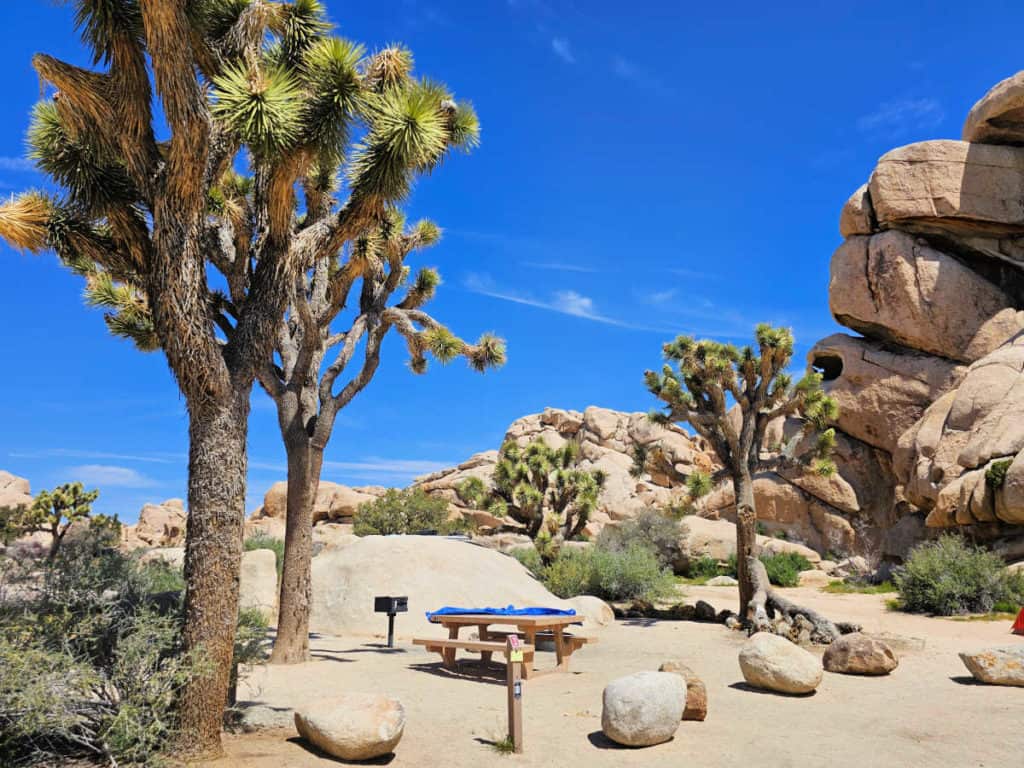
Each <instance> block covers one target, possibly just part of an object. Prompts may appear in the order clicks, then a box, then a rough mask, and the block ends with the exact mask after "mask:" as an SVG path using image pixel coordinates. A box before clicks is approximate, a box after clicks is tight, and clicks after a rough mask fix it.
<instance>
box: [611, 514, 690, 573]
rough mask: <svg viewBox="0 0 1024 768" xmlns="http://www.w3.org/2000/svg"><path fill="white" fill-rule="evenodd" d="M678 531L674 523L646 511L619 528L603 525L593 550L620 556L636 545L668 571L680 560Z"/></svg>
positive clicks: (680, 538) (679, 529)
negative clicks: (652, 555) (619, 553)
mask: <svg viewBox="0 0 1024 768" xmlns="http://www.w3.org/2000/svg"><path fill="white" fill-rule="evenodd" d="M682 538H683V536H682V530H681V528H680V524H679V521H678V520H674V519H672V518H671V517H668V516H666V515H665V514H663V513H661V512H659V511H657V510H654V509H646V510H644V511H643V512H641V513H640V514H639V515H637V516H636V517H634V518H631V519H630V520H626V521H625V522H623V523H620V524H619V525H606V526H605V527H604V528H602V529H601V533H599V534H598V536H597V546H598V547H599V548H601V549H603V550H606V551H614V552H624V551H626V550H627V549H629V548H630V547H632V546H634V545H637V546H641V547H645V548H647V549H649V550H650V551H651V552H653V553H654V555H655V557H657V558H658V562H659V563H661V566H662V567H663V568H671V567H673V565H674V564H675V563H677V562H679V561H680V560H681V559H682V555H683V547H682Z"/></svg>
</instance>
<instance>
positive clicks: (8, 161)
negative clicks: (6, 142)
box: [0, 155, 36, 171]
mask: <svg viewBox="0 0 1024 768" xmlns="http://www.w3.org/2000/svg"><path fill="white" fill-rule="evenodd" d="M34 170H36V166H35V163H33V162H32V161H31V160H29V159H28V158H27V157H11V156H9V155H0V171H34Z"/></svg>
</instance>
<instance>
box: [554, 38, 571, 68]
mask: <svg viewBox="0 0 1024 768" xmlns="http://www.w3.org/2000/svg"><path fill="white" fill-rule="evenodd" d="M551 50H553V51H554V52H555V55H556V56H558V58H560V59H561V60H562V61H564V62H565V63H566V64H575V63H576V57H575V56H573V53H572V48H570V47H569V41H568V40H566V39H565V38H564V37H554V38H552V39H551Z"/></svg>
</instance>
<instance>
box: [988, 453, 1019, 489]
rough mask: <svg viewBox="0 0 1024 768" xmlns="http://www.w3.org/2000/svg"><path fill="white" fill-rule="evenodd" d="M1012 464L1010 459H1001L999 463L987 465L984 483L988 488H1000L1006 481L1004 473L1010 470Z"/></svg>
mask: <svg viewBox="0 0 1024 768" xmlns="http://www.w3.org/2000/svg"><path fill="white" fill-rule="evenodd" d="M1012 463H1013V460H1012V459H1002V460H1001V461H993V462H992V464H990V465H989V468H988V469H986V470H985V482H986V483H988V485H989V487H991V488H1001V487H1002V485H1003V483H1004V482H1005V481H1006V473H1007V472H1008V471H1009V470H1010V465H1011V464H1012Z"/></svg>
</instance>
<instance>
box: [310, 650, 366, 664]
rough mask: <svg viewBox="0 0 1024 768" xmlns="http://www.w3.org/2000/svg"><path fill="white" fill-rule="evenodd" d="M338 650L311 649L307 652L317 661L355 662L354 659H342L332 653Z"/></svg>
mask: <svg viewBox="0 0 1024 768" xmlns="http://www.w3.org/2000/svg"><path fill="white" fill-rule="evenodd" d="M336 653H338V651H312V652H311V653H310V654H309V658H310V659H311V660H312V659H316V660H318V661H336V662H338V663H339V664H355V663H356V660H355V659H343V658H342V657H341V656H335V655H334V654H336Z"/></svg>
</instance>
